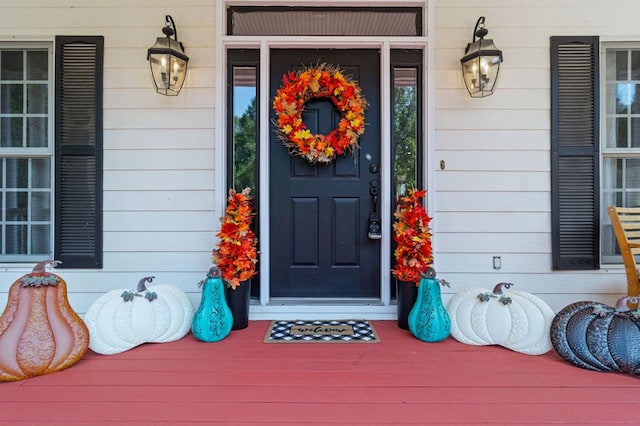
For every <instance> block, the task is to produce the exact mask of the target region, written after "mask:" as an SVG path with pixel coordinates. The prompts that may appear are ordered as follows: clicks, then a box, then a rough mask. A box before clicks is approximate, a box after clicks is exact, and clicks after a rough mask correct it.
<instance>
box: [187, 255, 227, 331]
mask: <svg viewBox="0 0 640 426" xmlns="http://www.w3.org/2000/svg"><path fill="white" fill-rule="evenodd" d="M201 284H202V298H201V299H200V306H199V307H198V310H197V311H196V313H195V315H194V316H193V322H192V325H191V332H192V333H193V336H194V337H195V338H196V339H198V340H202V341H203V342H218V341H220V340H222V339H224V338H225V337H227V336H228V335H229V333H230V332H231V327H233V315H232V314H231V309H229V306H228V305H227V300H226V298H225V295H224V283H223V282H222V278H221V273H220V269H219V268H217V267H215V266H214V267H212V268H211V269H209V272H208V273H207V278H206V279H205V280H204V281H203V282H201Z"/></svg>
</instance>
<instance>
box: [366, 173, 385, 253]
mask: <svg viewBox="0 0 640 426" xmlns="http://www.w3.org/2000/svg"><path fill="white" fill-rule="evenodd" d="M379 192H380V183H379V182H378V181H377V180H375V179H373V180H370V181H369V194H370V195H371V210H370V211H369V227H368V232H367V237H369V239H370V240H379V239H381V238H382V225H381V221H380V216H379V215H378V194H379Z"/></svg>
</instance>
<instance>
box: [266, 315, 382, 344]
mask: <svg viewBox="0 0 640 426" xmlns="http://www.w3.org/2000/svg"><path fill="white" fill-rule="evenodd" d="M346 325H348V326H351V327H353V335H347V334H330V335H326V334H304V335H303V334H291V333H290V332H291V327H293V326H308V327H317V326H346ZM264 342H265V343H377V342H380V339H379V338H378V335H377V334H376V331H375V329H374V328H373V325H372V324H371V323H369V321H366V320H340V321H337V320H335V321H324V320H316V321H302V320H297V321H271V325H270V326H269V330H267V335H266V336H265V338H264Z"/></svg>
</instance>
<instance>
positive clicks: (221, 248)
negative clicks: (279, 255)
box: [211, 188, 258, 290]
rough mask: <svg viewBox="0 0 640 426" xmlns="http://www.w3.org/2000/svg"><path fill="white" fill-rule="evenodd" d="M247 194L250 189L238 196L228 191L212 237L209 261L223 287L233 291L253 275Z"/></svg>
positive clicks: (254, 258)
mask: <svg viewBox="0 0 640 426" xmlns="http://www.w3.org/2000/svg"><path fill="white" fill-rule="evenodd" d="M250 194H251V188H245V189H244V190H242V192H236V191H235V190H233V189H230V190H229V197H228V198H227V208H226V210H225V215H224V217H222V219H221V222H222V226H221V227H220V231H219V232H218V233H217V234H216V236H217V237H218V239H219V241H218V246H217V249H215V250H214V251H213V256H212V259H211V260H212V262H213V263H214V264H215V265H217V266H218V268H220V272H221V273H222V279H223V280H224V281H225V282H226V283H227V286H228V287H231V288H233V289H234V290H235V288H236V287H237V286H239V285H240V283H241V282H242V281H246V280H248V279H250V278H251V277H253V276H254V275H256V264H257V263H258V250H257V248H256V247H257V244H258V239H257V238H256V236H255V233H254V232H253V230H252V229H251V222H252V221H253V216H254V214H253V209H252V207H251V195H250Z"/></svg>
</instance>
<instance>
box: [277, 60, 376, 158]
mask: <svg viewBox="0 0 640 426" xmlns="http://www.w3.org/2000/svg"><path fill="white" fill-rule="evenodd" d="M282 82H283V84H282V87H281V88H280V89H278V91H277V93H276V96H275V98H274V100H273V109H274V110H275V112H276V115H277V121H276V123H275V125H276V127H277V134H278V138H279V139H280V140H281V141H282V143H283V144H284V145H285V146H286V147H287V148H289V151H290V152H292V153H294V154H297V155H299V156H301V157H303V158H306V159H307V161H309V162H310V163H312V164H313V163H330V162H331V161H332V160H333V159H334V158H335V157H336V155H342V154H343V153H344V152H353V150H354V149H355V148H356V146H357V144H358V137H359V136H360V135H362V134H363V133H364V110H365V109H366V108H367V106H368V104H367V101H366V100H365V98H364V97H363V95H362V93H361V89H360V87H358V86H357V85H356V83H355V82H354V81H353V80H351V79H350V78H349V77H346V76H345V75H344V74H343V72H342V71H340V69H338V68H337V67H335V66H332V65H328V64H326V63H323V64H320V65H317V66H312V67H307V68H304V69H302V70H300V71H297V72H295V71H291V72H289V74H288V75H285V76H283V78H282ZM312 98H329V99H330V100H331V102H333V105H335V107H336V108H337V109H338V111H339V112H340V114H341V115H342V118H341V119H340V122H339V123H338V127H337V128H336V129H333V130H332V131H331V132H330V133H329V134H328V135H323V134H313V133H311V131H310V130H309V129H308V128H307V126H306V125H305V124H304V122H303V121H302V111H303V110H304V104H305V103H306V102H307V101H308V100H310V99H312Z"/></svg>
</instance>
